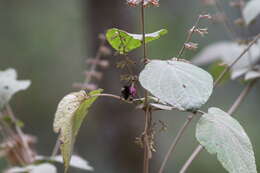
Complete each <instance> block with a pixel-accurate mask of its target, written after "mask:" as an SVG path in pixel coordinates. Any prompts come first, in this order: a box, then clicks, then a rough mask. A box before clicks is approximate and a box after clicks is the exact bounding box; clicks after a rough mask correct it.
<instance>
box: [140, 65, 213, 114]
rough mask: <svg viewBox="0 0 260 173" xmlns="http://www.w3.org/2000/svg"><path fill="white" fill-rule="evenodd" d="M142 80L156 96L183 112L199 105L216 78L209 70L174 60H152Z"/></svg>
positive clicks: (143, 73)
mask: <svg viewBox="0 0 260 173" xmlns="http://www.w3.org/2000/svg"><path fill="white" fill-rule="evenodd" d="M139 81H140V83H141V85H142V86H143V87H144V88H145V89H147V90H148V91H149V92H151V93H152V94H153V95H154V96H155V97H157V98H159V99H160V100H162V101H163V102H166V103H168V104H170V105H172V106H173V107H176V108H177V109H179V110H182V111H184V110H197V109H198V108H200V107H201V106H202V105H203V104H204V103H206V102H207V100H208V99H209V97H210V95H211V93H212V89H213V79H212V77H211V75H210V74H209V73H208V72H206V71H204V70H203V69H201V68H199V67H196V66H194V65H192V64H189V63H186V62H182V61H175V60H171V61H161V60H152V61H150V62H149V63H148V64H147V65H146V66H145V69H144V70H143V71H142V72H141V74H140V76H139Z"/></svg>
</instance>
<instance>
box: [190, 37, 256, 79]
mask: <svg viewBox="0 0 260 173" xmlns="http://www.w3.org/2000/svg"><path fill="white" fill-rule="evenodd" d="M245 48H246V46H245V45H239V44H237V43H235V42H227V41H226V42H218V43H214V44H212V45H209V46H207V47H206V48H204V49H203V50H202V51H201V52H200V53H199V54H198V55H197V56H196V57H194V59H193V63H195V64H197V65H206V64H209V63H212V62H216V61H219V60H221V61H223V62H224V63H225V64H227V65H230V64H231V63H232V62H233V61H234V60H235V59H237V58H238V56H239V55H240V54H241V53H242V52H243V51H244V49H245ZM259 60H260V44H259V43H258V44H256V45H253V46H252V47H251V49H250V50H249V51H248V52H247V53H246V54H245V55H244V56H243V57H242V58H241V59H240V60H239V61H238V62H237V63H236V64H235V65H234V66H233V67H232V69H231V79H236V78H238V77H240V76H242V75H244V74H245V73H246V72H247V71H248V70H250V69H251V68H252V67H254V65H255V64H257V62H258V61H259Z"/></svg>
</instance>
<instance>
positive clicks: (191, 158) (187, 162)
mask: <svg viewBox="0 0 260 173" xmlns="http://www.w3.org/2000/svg"><path fill="white" fill-rule="evenodd" d="M196 23H198V22H196ZM188 38H189V37H188ZM259 38H260V34H259V35H257V36H256V37H255V39H254V40H253V41H251V42H250V43H249V45H248V47H247V48H246V49H245V50H244V51H243V52H242V53H241V54H240V55H239V56H238V57H237V58H236V59H235V60H234V61H233V62H232V63H231V64H230V65H229V66H227V67H226V68H225V69H224V70H223V72H222V73H221V74H220V75H219V77H218V78H217V80H216V81H215V82H214V88H215V87H216V86H217V85H218V84H219V83H220V82H221V80H222V79H223V77H224V75H225V74H226V73H227V72H228V71H229V70H230V69H231V68H232V67H233V66H234V65H235V64H236V63H237V62H238V61H239V60H240V59H241V58H242V57H243V56H244V55H245V54H246V53H247V51H248V50H249V49H250V48H251V47H252V46H253V45H254V44H255V43H256V42H257V40H258V39H259ZM183 50H184V49H183ZM180 53H182V51H181V52H180ZM180 55H181V54H180ZM252 83H253V84H254V83H255V82H252ZM253 84H251V85H248V86H247V87H246V88H245V90H244V91H243V92H242V93H241V95H240V96H239V97H238V98H237V99H236V101H235V103H234V104H233V105H232V107H231V108H230V111H228V113H230V112H231V113H230V114H232V113H233V112H234V111H235V110H236V109H237V107H238V106H239V105H240V104H241V102H242V101H243V100H244V98H245V96H246V95H247V94H248V92H249V91H250V90H251V88H252V86H253ZM187 122H188V120H187V121H186V122H185V123H184V125H183V126H182V128H183V127H184V126H185V128H183V129H182V128H181V129H180V131H179V132H181V133H183V132H184V131H185V129H186V128H187V126H188V125H189V123H187ZM186 123H187V125H186ZM181 136H182V135H181ZM181 136H180V137H178V135H177V137H178V138H181ZM175 140H176V144H175ZM179 140H180V139H174V141H173V144H172V146H171V148H173V150H174V148H175V147H176V146H175V145H177V143H178V141H179ZM171 148H170V150H171ZM202 149H203V147H202V146H201V145H199V146H198V147H197V148H196V149H195V150H194V152H193V153H192V155H191V156H190V158H189V159H188V160H187V161H186V163H185V164H184V166H183V168H182V169H181V171H180V173H184V172H182V171H186V169H187V168H188V166H189V165H190V164H191V162H192V161H193V160H194V159H195V157H196V156H197V155H198V153H200V151H202ZM170 153H172V152H171V151H170ZM169 155H170V154H169ZM167 157H169V156H168V153H167V155H166V157H165V159H164V162H167V160H168V158H167ZM164 162H163V165H162V166H161V168H160V170H159V173H162V171H163V170H164V167H165V164H166V163H164ZM160 171H161V172H160Z"/></svg>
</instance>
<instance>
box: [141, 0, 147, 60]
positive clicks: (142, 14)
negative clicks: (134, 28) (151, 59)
mask: <svg viewBox="0 0 260 173" xmlns="http://www.w3.org/2000/svg"><path fill="white" fill-rule="evenodd" d="M141 29H142V36H143V40H142V44H143V59H144V62H147V60H148V59H147V57H146V56H147V55H146V44H145V17H144V0H142V4H141Z"/></svg>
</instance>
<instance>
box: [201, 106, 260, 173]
mask: <svg viewBox="0 0 260 173" xmlns="http://www.w3.org/2000/svg"><path fill="white" fill-rule="evenodd" d="M196 138H197V140H198V141H199V142H200V144H201V145H203V146H204V147H205V148H206V149H207V151H208V152H209V153H211V154H217V158H218V160H219V161H220V163H221V164H222V165H223V167H224V168H225V169H226V170H227V171H228V172H230V173H257V171H256V165H255V157H254V152H253V148H252V144H251V142H250V140H249V138H248V136H247V134H246V133H245V131H244V129H243V127H242V126H241V125H240V124H239V122H238V121H237V120H235V119H234V118H232V117H231V116H230V115H229V114H227V113H226V112H224V111H222V110H220V109H219V108H210V109H209V110H208V113H206V114H204V115H202V117H201V118H200V120H199V122H198V124H197V128H196Z"/></svg>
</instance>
